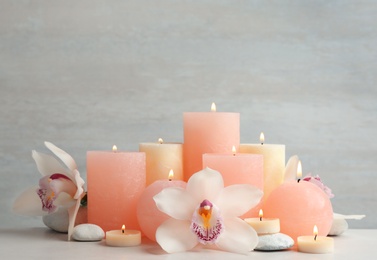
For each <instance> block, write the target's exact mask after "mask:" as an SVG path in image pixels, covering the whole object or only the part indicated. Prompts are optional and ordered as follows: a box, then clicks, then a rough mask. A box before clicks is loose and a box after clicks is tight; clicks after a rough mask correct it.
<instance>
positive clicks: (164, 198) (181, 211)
mask: <svg viewBox="0 0 377 260" xmlns="http://www.w3.org/2000/svg"><path fill="white" fill-rule="evenodd" d="M153 199H154V201H155V202H156V206H157V208H158V209H159V210H160V211H162V212H164V213H165V214H167V215H169V216H171V217H173V218H175V219H180V220H189V219H191V217H192V213H193V212H194V210H195V207H196V206H197V204H196V203H195V201H194V200H193V198H192V197H191V195H190V194H189V193H188V192H187V191H186V190H184V189H182V188H180V187H169V188H165V189H163V190H162V191H161V192H160V193H158V194H157V195H155V196H154V197H153Z"/></svg>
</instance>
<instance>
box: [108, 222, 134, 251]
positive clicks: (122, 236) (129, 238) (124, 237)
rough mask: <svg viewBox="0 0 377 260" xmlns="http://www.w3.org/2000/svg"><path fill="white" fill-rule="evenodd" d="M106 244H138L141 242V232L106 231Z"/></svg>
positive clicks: (123, 227)
mask: <svg viewBox="0 0 377 260" xmlns="http://www.w3.org/2000/svg"><path fill="white" fill-rule="evenodd" d="M105 242H106V245H108V246H119V247H120V246H122V247H125V246H138V245H140V244H141V233H140V231H139V230H127V229H125V226H124V225H123V226H122V230H111V231H107V232H106V240H105Z"/></svg>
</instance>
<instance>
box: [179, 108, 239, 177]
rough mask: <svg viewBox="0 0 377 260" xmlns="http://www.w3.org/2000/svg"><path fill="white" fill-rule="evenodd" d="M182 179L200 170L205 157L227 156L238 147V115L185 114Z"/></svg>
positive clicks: (222, 113)
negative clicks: (214, 154) (207, 154)
mask: <svg viewBox="0 0 377 260" xmlns="http://www.w3.org/2000/svg"><path fill="white" fill-rule="evenodd" d="M183 130H184V143H183V165H184V168H183V169H184V179H185V180H186V181H187V180H188V179H189V178H190V177H191V175H193V174H194V173H196V172H198V171H200V170H202V169H203V168H202V167H203V165H202V155H203V154H204V153H226V152H228V151H229V148H231V147H232V146H233V145H234V146H235V147H236V148H237V149H238V146H239V143H240V114H239V113H224V112H188V113H184V114H183Z"/></svg>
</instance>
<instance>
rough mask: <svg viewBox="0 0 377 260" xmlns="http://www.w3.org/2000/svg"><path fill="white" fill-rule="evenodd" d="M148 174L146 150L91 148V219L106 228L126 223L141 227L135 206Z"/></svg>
mask: <svg viewBox="0 0 377 260" xmlns="http://www.w3.org/2000/svg"><path fill="white" fill-rule="evenodd" d="M145 178H146V177H145V153H141V152H119V151H117V152H112V151H88V152H87V180H88V183H87V185H88V222H89V223H93V224H96V225H98V226H100V227H101V228H102V229H103V230H104V231H105V232H106V231H109V230H114V229H119V227H121V226H122V225H123V224H125V225H126V226H127V227H128V228H131V229H140V227H139V224H138V222H137V217H136V206H137V201H138V199H139V197H140V195H141V193H142V192H143V190H144V189H145Z"/></svg>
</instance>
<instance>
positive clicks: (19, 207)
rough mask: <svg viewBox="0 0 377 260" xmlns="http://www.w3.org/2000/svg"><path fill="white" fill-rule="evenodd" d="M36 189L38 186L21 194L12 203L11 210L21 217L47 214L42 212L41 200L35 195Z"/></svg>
mask: <svg viewBox="0 0 377 260" xmlns="http://www.w3.org/2000/svg"><path fill="white" fill-rule="evenodd" d="M38 188H39V187H38V186H35V187H31V188H29V189H27V190H25V191H24V192H23V193H21V195H20V196H18V197H17V198H16V200H15V201H14V203H13V208H12V210H13V211H14V212H15V213H17V214H21V215H29V216H43V215H47V212H46V211H43V210H42V205H41V200H40V198H39V196H38V194H37V190H38Z"/></svg>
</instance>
